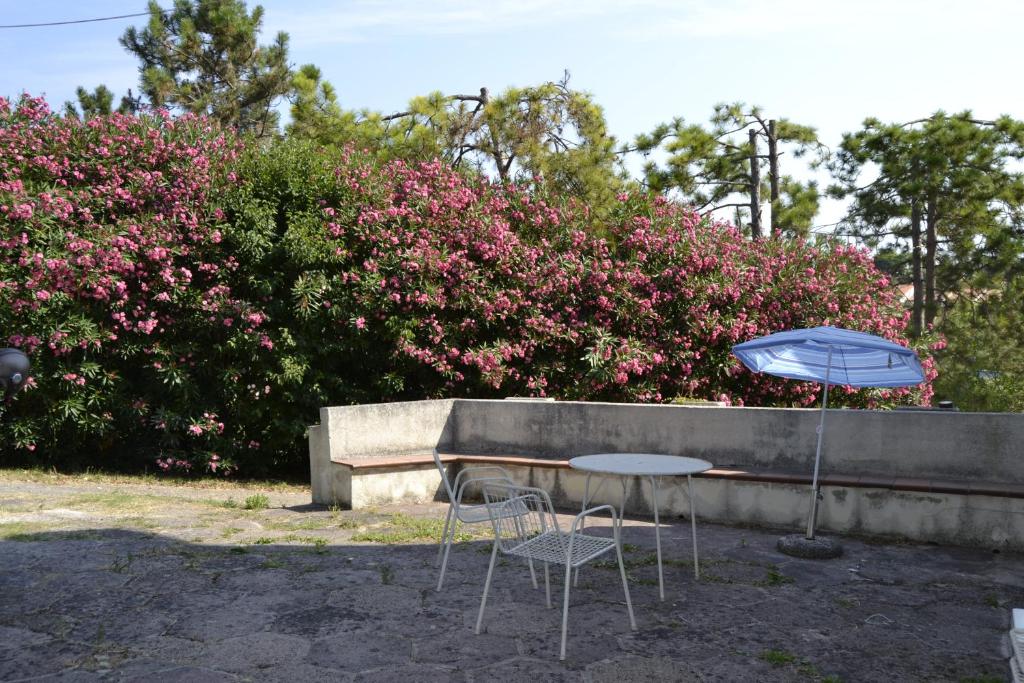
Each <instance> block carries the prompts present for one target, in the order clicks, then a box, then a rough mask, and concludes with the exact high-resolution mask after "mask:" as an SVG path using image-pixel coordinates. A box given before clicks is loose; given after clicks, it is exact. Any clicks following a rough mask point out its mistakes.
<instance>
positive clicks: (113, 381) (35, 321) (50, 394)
mask: <svg viewBox="0 0 1024 683" xmlns="http://www.w3.org/2000/svg"><path fill="white" fill-rule="evenodd" d="M238 150H239V148H238V145H237V143H236V142H235V141H234V140H233V139H232V138H231V137H230V136H226V135H224V134H222V133H221V132H219V131H217V130H215V129H213V128H211V127H210V125H209V124H208V123H207V122H205V121H202V120H199V119H196V118H193V117H184V118H179V119H171V118H170V117H168V116H166V115H164V116H154V117H142V118H135V117H128V116H121V115H116V114H115V115H112V116H109V117H102V118H94V119H90V120H89V121H86V122H80V121H78V120H76V119H73V118H72V119H62V118H60V117H57V116H55V115H53V114H52V113H51V112H50V111H49V109H48V108H47V106H46V103H45V102H43V101H42V100H40V99H36V98H32V97H28V96H24V97H22V98H21V100H20V101H18V102H9V101H7V100H3V99H0V334H2V335H3V337H4V339H5V341H6V344H9V345H13V346H18V347H20V348H22V349H24V350H25V351H27V352H28V353H29V354H30V355H31V358H32V363H33V374H34V378H33V379H34V382H33V385H32V386H30V387H28V388H27V389H26V391H25V392H24V393H23V394H22V395H21V396H19V398H18V400H17V401H15V402H14V403H13V404H12V405H11V406H10V407H9V409H8V410H7V412H8V415H5V418H7V419H9V420H11V422H10V423H9V424H10V425H12V426H11V428H12V429H13V438H9V439H8V443H9V444H11V445H12V446H13V447H14V449H15V451H16V453H15V454H13V455H15V456H16V455H18V454H21V455H22V456H24V454H25V453H31V454H32V457H31V460H33V461H36V462H50V463H63V464H69V463H75V462H76V461H77V462H83V463H85V462H87V463H90V464H104V465H108V466H109V465H116V464H118V463H128V462H130V463H132V464H133V465H135V466H137V465H138V460H139V459H140V458H141V459H142V460H143V461H144V462H146V463H149V464H152V463H156V464H157V465H158V466H159V467H160V468H162V469H165V470H171V469H173V470H177V471H187V470H203V471H221V472H223V471H225V470H230V469H231V467H232V465H231V462H230V460H229V459H228V458H222V456H221V455H219V453H221V452H225V453H227V452H230V451H231V450H232V449H234V448H235V446H236V444H238V443H244V442H245V441H247V440H248V438H249V436H248V431H247V429H248V426H247V425H244V424H235V425H233V427H232V429H231V430H230V431H226V430H225V428H224V424H222V423H221V422H220V421H219V420H218V418H217V414H218V413H220V412H222V411H230V410H231V406H232V404H233V403H234V402H237V401H238V397H237V394H236V393H235V392H234V391H232V390H231V389H230V387H231V386H232V385H233V378H234V375H235V374H236V371H235V370H234V368H235V367H237V366H238V365H239V364H240V363H241V362H242V361H243V360H245V359H246V356H247V355H258V354H259V353H260V352H261V348H260V346H259V339H260V333H259V330H258V328H259V324H258V323H256V322H254V321H255V320H261V318H260V313H259V309H258V307H254V306H252V305H250V304H248V303H246V302H243V301H241V300H239V299H237V298H236V297H234V296H233V295H232V293H231V287H230V284H229V281H230V279H231V278H232V277H234V272H235V271H236V270H237V269H238V268H239V262H238V261H237V260H236V259H235V258H234V257H232V256H231V255H230V254H229V253H227V252H226V251H225V250H224V248H223V246H222V244H221V242H222V238H221V232H220V222H221V221H220V218H219V216H220V211H219V210H217V209H215V208H213V206H212V203H211V201H210V198H211V196H216V194H217V193H218V192H219V191H220V189H219V188H220V187H221V186H222V185H223V184H224V183H225V180H226V178H225V175H226V174H225V172H224V170H223V169H224V168H225V166H226V165H227V164H229V163H230V162H231V161H232V160H233V158H234V157H235V156H236V155H237V153H238ZM228 320H238V321H239V324H233V325H229V324H228V322H227V321H228Z"/></svg>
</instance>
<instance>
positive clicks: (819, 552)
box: [776, 534, 843, 560]
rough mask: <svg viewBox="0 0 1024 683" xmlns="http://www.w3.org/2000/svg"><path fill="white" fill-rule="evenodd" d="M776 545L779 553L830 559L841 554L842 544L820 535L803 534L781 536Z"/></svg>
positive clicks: (811, 558)
mask: <svg viewBox="0 0 1024 683" xmlns="http://www.w3.org/2000/svg"><path fill="white" fill-rule="evenodd" d="M776 547H777V548H778V549H779V552H780V553H784V554H786V555H792V556H793V557H802V558H804V559H808V560H831V559H832V558H835V557H839V556H840V555H842V554H843V546H842V545H841V544H840V543H839V541H834V540H832V539H831V538H822V537H820V536H819V537H816V538H807V537H806V536H804V535H803V534H792V535H790V536H783V537H782V538H780V539H779V542H778V544H777V545H776Z"/></svg>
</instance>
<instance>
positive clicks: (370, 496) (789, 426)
mask: <svg viewBox="0 0 1024 683" xmlns="http://www.w3.org/2000/svg"><path fill="white" fill-rule="evenodd" d="M818 418H819V412H818V411H816V410H799V409H770V408H711V407H695V406H661V405H633V404H613V403H576V402H540V401H501V400H495V401H491V400H463V399H456V400H439V401H416V402H407V403H391V404H381V405H363V406H346V407H338V408H324V409H323V410H321V424H320V425H319V426H315V427H311V428H310V435H309V447H310V464H311V470H312V484H313V500H314V502H318V503H324V504H330V503H340V504H342V505H346V506H356V507H358V506H361V505H366V504H386V503H388V502H396V501H399V500H402V501H406V500H408V501H412V500H423V499H425V498H430V497H431V496H432V495H433V493H434V492H437V491H439V490H440V486H439V484H440V479H439V477H438V475H437V473H436V471H435V470H433V468H432V467H425V468H420V469H419V471H416V470H415V468H401V469H395V470H393V471H375V470H374V471H364V472H363V473H359V472H357V473H355V474H353V472H352V471H351V470H349V469H348V468H345V467H344V466H342V465H339V464H337V461H339V460H344V459H347V458H352V457H375V456H380V457H383V456H391V455H403V454H410V453H424V452H429V450H430V449H432V448H435V447H436V448H439V449H441V450H444V451H449V452H456V453H467V454H487V453H492V454H509V455H512V454H518V455H532V456H535V457H550V458H558V459H564V458H568V457H572V456H574V455H581V454H585V453H596V452H602V451H623V452H654V453H668V454H676V455H688V456H693V457H699V458H704V459H706V460H709V461H711V462H712V463H714V464H715V465H716V466H719V467H726V468H742V469H749V470H754V471H756V470H777V471H787V472H797V473H806V474H808V475H809V474H810V473H811V471H812V469H813V457H814V447H815V428H816V427H817V424H818ZM1022 445H1024V415H1018V414H1004V413H954V412H939V411H935V412H913V411H907V412H901V411H891V412H889V411H854V410H830V411H828V415H827V418H826V431H825V441H824V449H823V458H822V472H823V473H828V474H841V475H850V476H853V475H876V476H887V475H888V476H899V477H913V478H921V479H939V480H949V481H958V482H999V483H1013V484H1021V483H1024V466H1022V464H1021V462H1020V458H1021V456H1020V453H1021V450H1022ZM332 461H334V462H332ZM515 469H516V476H517V477H519V478H520V479H521V480H523V481H524V482H529V483H531V484H533V485H538V486H541V487H543V488H545V489H547V490H549V491H551V492H552V494H553V497H554V498H556V499H557V500H559V501H560V502H561V503H562V504H563V505H568V506H570V507H572V506H574V505H577V504H579V502H580V501H581V499H582V496H583V480H584V477H583V476H582V475H580V474H579V473H576V472H571V471H564V470H557V469H552V468H527V467H523V468H515ZM629 486H630V489H629V498H628V500H627V509H628V510H631V511H634V512H636V511H642V512H650V510H651V503H652V501H651V500H650V494H649V489H648V487H647V485H646V484H641V483H640V482H638V481H636V480H634V481H632V482H631V483H630V484H629ZM606 489H609V491H608V492H606V493H605V494H602V496H601V497H599V500H601V499H604V500H606V502H611V503H612V504H614V505H616V507H618V506H619V505H621V489H620V488H619V486H618V483H617V482H611V483H610V484H609V485H608V486H606ZM662 490H663V495H662V496H661V498H660V500H659V510H661V511H663V512H664V513H665V514H666V515H674V514H681V515H685V514H688V509H689V508H688V505H689V498H688V494H687V493H686V490H685V479H679V478H666V479H665V480H664V488H663V489H662ZM823 491H824V494H825V500H824V501H823V504H822V506H821V510H820V513H819V523H818V528H819V529H821V530H822V531H832V532H859V533H867V534H875V535H890V536H896V537H903V538H909V539H914V540H919V541H935V542H941V543H954V544H964V545H985V546H992V547H1006V548H1015V549H1024V500H1022V499H1016V498H999V497H992V496H984V495H954V494H932V493H927V494H926V493H920V494H918V493H911V492H903V491H892V490H888V489H877V488H858V487H838V486H836V487H825V488H824V489H823ZM694 492H695V493H694V495H695V500H696V503H697V514H698V517H700V518H703V519H714V520H718V521H723V522H742V523H750V524H762V525H767V526H781V527H789V528H792V529H793V530H800V529H802V528H803V525H804V524H805V520H806V515H807V507H808V498H809V491H808V487H806V486H796V485H790V484H775V483H772V484H769V483H759V482H740V481H724V480H713V479H699V478H698V479H694Z"/></svg>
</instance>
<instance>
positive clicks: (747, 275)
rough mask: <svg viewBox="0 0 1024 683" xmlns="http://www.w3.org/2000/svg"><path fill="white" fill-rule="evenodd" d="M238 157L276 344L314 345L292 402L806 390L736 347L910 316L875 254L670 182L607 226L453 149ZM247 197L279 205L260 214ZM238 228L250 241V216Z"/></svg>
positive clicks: (782, 394)
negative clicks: (398, 157) (787, 229)
mask: <svg viewBox="0 0 1024 683" xmlns="http://www.w3.org/2000/svg"><path fill="white" fill-rule="evenodd" d="M242 173H243V176H245V177H246V178H247V181H246V190H245V192H244V193H243V195H244V196H240V197H239V203H238V206H237V207H236V208H235V209H234V210H233V211H232V212H231V213H232V214H234V215H238V216H239V217H242V218H243V219H244V220H242V221H241V222H239V221H236V227H237V226H241V225H253V224H260V225H264V226H268V227H266V228H264V233H263V235H264V238H263V239H262V241H261V244H263V245H265V246H264V247H263V248H262V249H261V250H260V253H261V258H263V259H266V263H267V264H273V268H272V270H273V275H271V274H270V270H271V269H270V268H267V267H266V266H261V267H260V268H258V269H259V270H263V271H264V272H267V276H266V278H264V279H263V280H261V286H262V287H264V288H266V287H278V286H287V287H289V289H288V290H287V291H281V290H279V289H278V290H275V291H274V293H273V294H272V295H271V294H270V290H267V289H264V290H261V291H262V292H263V295H264V296H268V295H269V297H270V299H271V301H272V303H268V304H267V306H268V309H267V310H268V311H270V312H271V318H272V319H275V320H283V319H286V318H288V317H289V316H292V320H293V323H292V324H291V325H290V326H289V328H288V335H287V337H282V338H275V339H274V340H272V341H273V343H274V344H276V345H277V346H276V347H275V348H280V349H281V350H282V351H284V352H287V353H295V354H296V356H297V358H301V359H303V361H302V363H301V380H300V379H298V378H299V377H300V375H299V374H298V372H299V371H300V368H299V364H298V363H295V364H293V366H294V367H295V368H296V380H295V386H294V387H293V388H292V389H289V391H294V397H293V400H294V402H295V403H301V401H302V400H303V397H304V396H308V397H309V398H312V399H314V401H319V402H320V403H318V404H317V405H325V404H329V403H344V402H367V401H388V400H398V399H416V398H424V397H439V396H473V397H488V396H506V395H537V396H555V397H558V398H563V399H582V400H587V399H594V400H617V401H667V400H671V399H672V398H675V397H680V396H688V397H696V398H706V399H716V400H726V401H729V402H732V403H736V404H756V405H794V404H795V405H806V404H808V403H810V402H813V401H814V399H815V396H816V394H817V391H818V387H817V386H816V385H813V384H806V383H797V382H789V381H786V380H781V379H777V378H770V377H764V376H755V375H752V374H751V373H749V372H747V371H746V370H745V369H743V368H742V367H741V366H740V365H739V363H738V361H737V360H736V359H735V358H734V357H733V356H732V355H731V347H732V345H733V344H735V343H737V342H740V341H744V340H747V339H750V338H752V337H756V336H759V335H762V334H767V333H769V332H773V331H777V330H781V329H788V328H791V327H798V326H805V325H817V324H832V325H837V326H846V327H852V328H856V329H861V330H865V331H869V332H874V333H877V334H881V335H883V336H885V337H887V338H890V339H893V340H896V341H904V339H903V337H902V333H903V331H904V329H905V327H906V324H907V317H906V314H905V312H904V311H903V310H902V309H901V308H900V307H899V305H898V304H897V302H896V301H895V299H894V297H893V295H892V293H891V292H890V288H889V283H888V282H887V281H886V279H885V278H884V276H882V275H881V274H880V273H879V272H878V271H877V270H875V268H874V267H873V265H872V263H871V260H870V258H869V256H868V254H867V253H865V252H863V251H859V250H857V249H853V248H847V247H834V248H832V247H825V248H818V247H815V246H813V245H811V244H808V243H806V242H801V241H766V242H760V243H752V242H750V241H749V240H747V239H745V238H743V237H742V236H741V235H740V234H739V233H738V232H737V231H736V230H734V229H732V228H731V227H729V226H726V225H716V224H711V223H708V222H703V221H701V220H700V219H699V217H698V216H696V215H695V214H693V213H692V212H690V211H688V210H686V209H684V208H681V207H679V206H676V205H674V204H671V203H669V202H666V201H664V200H663V199H660V198H651V197H649V196H646V195H641V196H632V197H631V196H623V197H622V198H621V200H622V201H621V203H620V205H619V207H618V210H617V212H616V213H615V215H614V216H613V219H612V222H611V224H610V225H607V226H603V229H602V233H603V234H606V235H607V236H608V239H602V238H598V237H595V236H594V233H595V231H594V230H593V226H592V225H591V224H590V220H589V217H588V215H587V212H586V209H585V207H578V206H563V205H559V204H557V203H556V202H553V201H551V200H550V198H548V197H545V196H544V195H543V193H540V192H535V191H534V192H531V191H528V190H527V189H525V188H522V187H502V186H496V185H493V184H491V183H489V182H487V181H486V180H485V179H479V178H478V179H471V178H467V177H466V176H464V175H461V174H459V173H456V172H454V171H452V170H450V169H448V168H446V167H445V166H444V165H442V164H440V163H434V164H423V165H419V166H409V165H407V164H404V163H401V162H396V163H392V164H390V165H388V166H385V167H383V168H379V167H377V166H375V165H373V164H372V163H371V162H370V161H368V160H365V159H363V158H361V157H360V156H359V155H355V154H348V155H345V156H343V157H342V158H340V159H335V160H332V159H329V158H326V157H322V156H317V155H316V154H311V153H310V152H309V151H308V150H304V149H303V148H302V147H299V146H285V147H282V148H280V149H278V150H276V151H275V152H272V153H271V154H269V155H260V156H259V157H258V159H257V160H256V162H255V163H254V164H252V165H251V166H250V167H249V168H247V169H245V170H243V171H242ZM253 206H262V207H265V208H264V209H263V210H264V211H266V212H267V215H266V216H265V217H263V218H259V219H257V220H255V221H254V220H253V215H252V212H253V210H254V209H253V208H252V207H253ZM275 207H276V209H275ZM275 210H276V213H274V214H273V216H274V217H273V218H272V217H271V215H270V213H271V212H274V211H275ZM272 220H276V221H277V222H278V223H277V232H278V234H280V235H282V236H283V238H282V240H281V241H280V242H279V243H278V248H277V249H273V248H270V245H271V244H272V243H273V240H272V238H271V237H270V235H271V233H272V230H271V229H270V228H269V224H270V222H271V221H272ZM238 234H239V235H240V236H241V235H246V237H245V239H246V240H250V241H251V240H252V239H253V238H252V235H251V233H250V232H249V231H248V228H246V229H244V230H242V231H241V232H239V233H238ZM240 246H242V245H240ZM253 294H254V295H256V294H260V292H257V291H254V292H253ZM925 362H926V365H927V366H928V367H929V372H930V373H931V374H932V375H934V370H932V369H931V361H930V359H926V361H925ZM310 388H315V389H316V391H314V392H311V391H310ZM837 394H838V395H837V403H838V404H843V403H845V404H847V405H872V406H874V405H887V404H892V403H894V402H909V401H914V402H917V401H927V400H928V398H929V397H930V388H929V386H925V387H924V389H923V391H920V390H918V391H915V392H910V391H907V390H890V391H887V392H870V391H859V392H843V391H839V392H837ZM290 402H291V401H290ZM277 407H278V406H277V405H276V404H275V408H277ZM310 408H311V409H312V408H313V406H310ZM307 414H309V413H308V411H307Z"/></svg>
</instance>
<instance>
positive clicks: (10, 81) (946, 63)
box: [0, 0, 1024, 222]
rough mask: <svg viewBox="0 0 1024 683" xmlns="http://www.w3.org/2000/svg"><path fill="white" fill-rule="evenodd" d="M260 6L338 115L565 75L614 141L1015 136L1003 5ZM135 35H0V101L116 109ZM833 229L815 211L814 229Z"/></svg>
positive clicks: (906, 0) (1016, 69) (84, 7)
mask: <svg viewBox="0 0 1024 683" xmlns="http://www.w3.org/2000/svg"><path fill="white" fill-rule="evenodd" d="M166 4H167V5H169V4H170V0H167V3H166ZM249 4H250V7H251V6H253V5H254V4H255V3H249ZM261 4H262V5H263V6H264V7H265V9H266V20H265V27H264V35H265V40H269V39H270V37H271V35H272V34H273V33H275V32H276V31H279V30H283V31H287V32H288V33H289V34H290V36H291V58H292V60H293V62H294V63H295V64H296V65H298V64H303V63H307V62H312V63H315V64H317V65H318V66H319V67H320V68H321V69H322V71H323V73H324V75H325V76H326V77H327V79H328V80H330V81H332V82H333V83H334V85H335V86H336V88H337V89H338V92H339V95H340V98H341V100H342V104H343V105H344V106H347V107H354V108H362V107H369V108H373V109H379V110H383V111H395V110H399V109H401V108H402V106H403V105H404V103H405V102H406V101H407V100H408V99H409V98H410V97H412V96H414V95H418V94H423V93H426V92H429V91H432V90H441V91H443V92H446V93H455V92H459V93H465V92H471V93H475V92H476V91H478V90H479V88H480V86H487V87H489V88H490V89H491V90H492V91H498V90H501V89H503V88H505V87H507V86H510V85H529V84H533V83H539V82H542V81H545V80H552V79H557V78H559V77H560V76H561V75H562V73H563V71H564V70H566V69H568V70H569V71H570V73H571V74H572V80H571V83H572V85H573V86H574V87H576V88H579V89H583V90H587V91H589V92H590V93H591V94H593V96H594V97H595V99H596V100H597V102H598V103H599V104H601V105H602V106H603V107H604V109H605V113H606V116H607V119H608V123H609V129H610V131H611V133H612V134H613V135H615V136H616V137H618V138H619V139H620V140H625V139H629V138H631V137H632V136H633V135H635V134H636V133H639V132H642V131H646V130H650V129H651V128H652V127H653V126H655V125H656V124H657V123H659V122H662V121H666V120H669V119H671V118H672V117H674V116H682V117H684V118H686V119H687V120H691V121H704V120H706V119H707V117H708V115H709V114H710V112H711V109H712V107H713V106H714V104H715V103H717V102H722V101H737V100H739V101H744V102H748V103H756V104H758V105H760V106H761V107H762V108H763V109H764V110H765V112H766V113H767V114H769V115H771V116H774V117H778V118H783V117H784V118H789V119H792V120H794V121H797V122H800V123H804V124H808V125H813V126H815V127H817V128H818V130H819V133H820V136H821V138H822V140H823V141H824V142H825V143H826V144H828V145H830V146H834V145H836V144H837V143H838V142H839V139H840V136H841V134H842V132H844V131H850V130H854V129H856V128H857V127H858V126H859V124H860V122H861V121H862V120H863V119H864V118H865V117H866V116H876V117H878V118H881V119H883V120H891V121H902V120H907V119H911V118H918V117H921V116H926V115H928V114H930V113H932V112H933V111H935V110H936V109H940V108H941V109H945V110H947V111H959V110H962V109H972V110H973V111H974V112H975V114H977V115H979V116H982V117H986V118H989V117H995V116H997V115H999V114H1010V115H1011V116H1014V117H1015V118H1022V119H1024V89H1022V88H1021V87H1020V73H1021V71H1022V69H1024V57H1022V54H1024V53H1022V52H1021V49H1020V44H1021V37H1020V30H1021V27H1022V26H1024V3H1021V2H1013V1H1010V0H1006V1H1003V0H996V1H985V0H977V1H974V2H946V1H944V0H931V1H925V0H920V1H919V0H888V1H880V0H863V1H860V2H854V1H847V2H841V1H834V0H721V1H718V2H714V1H704V0H678V1H671V0H636V1H632V2H631V1H629V0H618V1H614V0H576V1H575V2H574V1H572V0H548V1H546V2H545V1H541V0H489V1H484V2H481V1H480V0H476V1H475V2H470V1H468V0H430V1H429V2H427V1H422V0H421V1H415V0H379V1H371V0H345V1H337V2H303V1H301V0H297V1H294V2H284V1H281V0H268V1H266V2H263V3H261ZM144 9H145V6H144V2H142V1H141V0H139V1H131V2H129V1H126V0H100V1H95V2H88V3H83V2H70V1H68V2H36V3H28V2H0V24H20V23H35V22H45V21H62V20H68V19H85V18H92V17H100V16H108V15H115V14H129V13H134V12H141V11H144ZM143 21H144V18H137V19H122V20H118V21H110V22H103V23H93V24H76V25H71V26H57V27H48V28H27V29H14V30H0V59H2V63H3V64H4V65H5V68H4V69H2V70H0V95H8V96H11V95H16V94H17V93H19V92H21V91H22V90H27V91H29V92H31V93H33V94H45V95H46V96H47V98H48V99H49V100H50V101H51V103H53V104H60V103H62V102H63V101H64V100H65V99H69V98H72V97H73V95H74V89H75V87H76V86H77V85H80V84H81V85H85V86H87V87H90V88H91V87H94V86H95V85H97V84H99V83H105V84H106V85H107V86H108V87H110V88H112V89H113V90H114V91H115V92H116V93H117V94H118V95H120V94H121V93H123V92H124V91H125V90H126V89H127V88H129V87H133V86H135V84H136V82H137V64H136V61H135V60H134V58H133V57H131V56H130V55H128V54H127V53H126V52H125V51H124V50H123V48H121V46H120V45H119V43H118V42H117V39H118V37H119V36H120V35H121V34H122V33H123V32H124V29H125V28H126V27H127V26H129V25H132V23H133V22H134V23H136V24H137V25H141V23H142V22H143ZM783 170H784V171H785V170H786V169H785V167H784V168H783ZM836 211H837V209H836V208H835V207H831V208H829V207H826V208H825V210H823V212H822V215H821V216H820V217H819V222H828V221H829V220H830V219H831V220H834V219H835V218H834V216H835V215H836Z"/></svg>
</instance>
